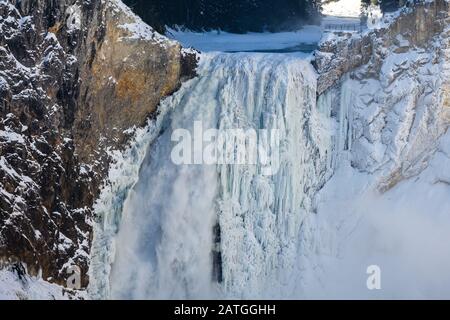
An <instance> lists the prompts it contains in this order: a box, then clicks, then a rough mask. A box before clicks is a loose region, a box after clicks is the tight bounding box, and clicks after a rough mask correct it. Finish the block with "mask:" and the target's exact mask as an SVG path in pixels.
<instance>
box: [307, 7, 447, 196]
mask: <svg viewBox="0 0 450 320" xmlns="http://www.w3.org/2000/svg"><path fill="white" fill-rule="evenodd" d="M449 10H450V7H449V2H448V1H446V0H435V1H426V2H422V3H420V4H416V5H414V6H412V7H407V8H404V9H402V10H401V11H400V12H397V13H395V14H394V16H391V17H388V18H386V21H385V22H384V25H382V26H380V28H377V29H374V30H371V31H367V32H366V33H364V34H363V35H356V34H349V33H347V34H345V33H341V34H338V35H337V36H333V37H328V38H326V39H325V40H324V41H323V42H322V44H321V46H320V49H319V50H318V51H317V52H316V54H315V55H316V59H315V62H314V65H315V67H316V69H317V71H318V73H319V82H318V91H319V94H320V96H319V103H321V104H323V105H325V106H326V107H327V108H329V110H331V112H332V113H335V114H339V125H340V135H341V137H340V142H338V148H339V149H340V150H341V151H349V152H350V153H351V158H352V166H354V167H356V168H358V169H359V170H360V171H362V172H368V173H371V174H373V173H377V176H379V177H380V178H379V180H380V181H379V189H380V190H381V191H386V190H388V189H390V188H392V187H393V186H395V185H396V184H397V183H398V182H399V181H401V180H403V179H406V178H409V177H412V176H415V175H416V174H417V173H418V172H420V171H421V170H422V169H423V168H425V167H426V166H427V163H428V159H429V157H430V156H431V155H432V154H433V153H434V152H436V150H437V149H436V148H437V144H438V140H439V137H441V136H442V135H443V134H444V133H445V132H446V131H447V129H448V126H449V124H450V121H449V120H450V118H449V114H450V109H449V91H450V90H449V89H450V88H449V70H450V56H449V54H450V49H449V35H450V29H449V25H450V18H449V17H450V11H449Z"/></svg>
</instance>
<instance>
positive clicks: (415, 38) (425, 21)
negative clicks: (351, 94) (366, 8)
mask: <svg viewBox="0 0 450 320" xmlns="http://www.w3.org/2000/svg"><path fill="white" fill-rule="evenodd" d="M448 8H449V4H448V2H447V1H446V0H435V1H431V2H424V3H416V4H414V5H413V4H409V6H406V7H405V8H403V9H402V10H400V12H397V13H395V15H397V14H398V17H397V16H395V17H386V18H385V19H384V21H383V23H384V26H381V27H380V28H377V29H374V30H372V31H369V32H365V33H364V34H362V35H361V34H355V33H346V32H337V33H333V34H332V35H331V36H330V37H327V36H325V37H324V39H323V40H322V41H321V43H320V46H319V48H318V50H317V51H316V52H315V59H314V61H313V64H314V66H315V68H316V69H317V71H318V73H319V79H318V87H317V90H318V94H322V93H324V92H325V91H326V90H327V89H328V88H330V87H332V86H333V85H334V84H336V83H337V82H339V81H340V79H341V78H342V77H343V75H345V74H346V73H349V72H352V71H354V70H355V69H357V68H358V67H360V66H362V65H365V64H367V63H369V62H371V64H372V65H373V69H374V70H371V71H372V72H373V74H372V75H373V76H374V77H376V76H377V75H379V68H380V67H381V63H382V61H383V59H384V58H385V57H386V55H387V54H388V53H389V48H391V47H392V46H394V47H396V48H395V50H394V51H395V53H401V52H406V51H408V50H409V49H410V48H412V47H423V48H426V47H427V46H428V44H429V43H430V41H431V40H432V39H433V38H434V37H436V35H439V34H441V33H442V32H443V31H444V29H445V28H446V27H447V26H448ZM399 35H401V36H402V39H403V40H402V39H400V38H399ZM405 40H406V41H405Z"/></svg>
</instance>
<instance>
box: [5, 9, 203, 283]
mask: <svg viewBox="0 0 450 320" xmlns="http://www.w3.org/2000/svg"><path fill="white" fill-rule="evenodd" d="M195 64H196V60H195V56H193V55H186V54H183V53H182V48H181V47H180V46H179V45H178V44H177V43H175V42H171V41H169V40H167V39H165V38H163V37H161V36H159V35H158V34H156V33H154V32H153V31H152V30H151V28H149V27H148V26H146V25H144V24H143V23H142V22H141V21H140V19H138V18H136V17H135V16H134V15H133V14H132V13H131V12H130V11H129V10H128V8H127V7H125V6H124V5H123V4H122V3H121V2H120V1H116V0H111V1H81V0H64V1H56V0H55V1H52V0H34V1H32V0H22V1H15V0H9V1H1V2H0V193H1V195H0V260H1V263H2V264H11V263H24V264H25V265H26V267H27V271H28V273H30V274H32V275H36V274H39V273H42V276H43V279H44V280H48V281H52V282H56V283H60V284H63V285H65V284H66V278H67V275H68V274H67V268H68V267H69V266H71V265H72V264H76V265H77V266H79V267H80V268H81V273H82V279H83V286H85V285H87V282H88V279H87V276H86V273H87V269H88V262H89V250H90V243H91V238H92V223H91V219H92V205H93V202H94V200H95V198H96V197H97V195H98V189H99V187H100V185H101V183H102V181H103V177H104V176H105V172H107V168H108V157H107V153H106V150H107V149H108V148H113V149H120V148H121V147H122V146H123V145H124V144H125V142H126V141H127V134H126V129H128V128H130V127H132V126H140V125H142V124H144V123H145V121H146V119H147V118H148V117H149V116H152V115H153V114H154V113H155V112H156V109H157V106H158V103H159V101H160V99H161V98H162V97H164V96H167V95H169V94H171V93H172V92H174V91H175V90H177V88H178V87H179V86H180V84H181V81H182V80H183V79H184V78H188V77H191V76H192V75H193V74H194V69H195Z"/></svg>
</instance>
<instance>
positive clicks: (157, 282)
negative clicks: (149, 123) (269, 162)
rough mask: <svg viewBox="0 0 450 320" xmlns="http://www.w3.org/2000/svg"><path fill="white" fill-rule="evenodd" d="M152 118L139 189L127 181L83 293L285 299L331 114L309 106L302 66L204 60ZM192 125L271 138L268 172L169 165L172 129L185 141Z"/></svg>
mask: <svg viewBox="0 0 450 320" xmlns="http://www.w3.org/2000/svg"><path fill="white" fill-rule="evenodd" d="M161 109H162V110H163V112H162V115H160V117H159V119H158V122H159V124H158V125H159V135H158V136H157V137H155V136H154V135H150V134H147V138H146V139H148V140H151V142H148V143H147V144H145V143H142V148H147V146H148V145H149V144H150V147H148V151H147V153H146V156H145V159H143V163H142V166H141V168H140V171H139V175H138V180H137V182H136V183H135V184H134V185H133V184H131V183H128V188H131V190H130V191H129V192H128V193H127V194H128V197H127V198H126V200H125V202H124V204H123V210H121V208H120V207H119V208H118V209H117V208H116V209H115V210H112V211H111V212H108V215H114V216H116V217H117V216H118V218H116V219H113V218H110V219H109V220H108V221H110V223H109V224H108V223H106V224H103V225H102V227H101V228H100V229H99V230H98V231H97V235H96V240H94V251H97V254H96V253H95V252H94V254H93V257H94V258H93V260H94V262H93V266H96V267H94V268H92V269H93V270H91V272H93V273H94V277H93V278H95V280H94V281H93V284H91V291H95V292H94V295H95V294H96V295H97V296H109V297H112V298H211V297H227V298H255V297H260V298H264V297H274V296H279V297H289V296H290V295H293V294H295V292H296V290H298V288H296V285H297V284H298V283H300V282H301V279H300V275H301V272H300V270H301V267H302V265H301V262H300V259H301V258H302V256H303V254H302V243H303V241H304V240H305V237H306V236H307V235H305V234H303V233H302V228H303V227H304V224H305V218H306V217H307V216H308V215H312V214H314V210H315V208H314V207H315V206H314V199H313V195H314V194H315V193H316V191H317V190H318V189H319V188H320V187H321V186H323V184H324V183H325V182H326V179H327V177H328V176H329V172H330V166H331V163H332V159H331V158H332V156H333V155H332V149H333V148H332V143H333V141H332V139H331V136H330V130H331V129H330V128H331V127H332V126H333V124H332V120H331V118H330V110H329V109H328V108H326V107H325V108H324V107H321V108H320V107H316V75H315V72H314V70H313V68H312V66H311V65H310V63H309V61H306V60H304V59H303V58H301V57H298V56H296V55H274V54H254V53H253V54H225V53H215V54H208V55H203V56H202V60H201V62H200V67H199V77H197V78H196V79H194V80H191V81H190V82H188V83H187V84H185V85H184V86H183V87H182V88H181V90H180V91H179V92H177V93H176V94H175V96H174V97H171V98H169V99H167V100H166V101H165V102H164V103H163V105H162V107H161ZM195 123H201V125H202V126H203V128H204V130H206V129H218V130H219V132H225V131H226V130H228V129H244V130H247V129H254V130H255V132H257V133H258V134H259V132H261V130H260V129H265V130H277V132H278V135H279V144H277V145H276V146H275V147H276V148H277V151H278V154H277V159H276V162H277V164H276V169H277V170H276V171H275V172H273V174H270V175H267V174H264V170H262V169H263V168H262V167H261V165H260V164H258V163H255V164H254V163H250V164H245V163H244V164H228V163H218V164H211V165H205V164H204V165H199V164H197V165H176V164H174V162H173V161H172V159H171V152H172V149H173V147H174V143H173V142H172V141H171V137H172V134H173V132H174V131H175V130H177V129H186V130H189V131H190V132H193V131H194V124H195ZM262 138H263V137H260V136H258V140H261V139H262ZM200 139H201V137H200ZM270 148H272V149H273V148H274V147H273V146H272V147H269V149H270ZM274 152H275V150H270V153H271V154H274ZM138 163H139V161H135V163H134V166H136V165H137V164H138ZM136 178H137V177H136ZM127 190H128V189H125V191H127ZM125 191H124V192H125ZM105 211H108V209H105ZM111 224H112V226H111ZM105 230H109V232H105ZM305 233H306V232H305ZM96 243H97V244H100V243H101V245H100V246H97V247H96V245H95V244H96ZM105 246H106V247H108V248H110V250H108V252H109V253H105V252H104V251H105V250H104V248H102V247H105ZM95 248H97V249H95ZM100 251H101V252H102V253H101V254H100ZM103 266H104V267H103ZM110 266H111V268H110ZM214 266H215V267H214ZM214 269H218V270H214ZM99 278H103V281H102V280H100V279H99ZM292 279H295V280H294V281H292Z"/></svg>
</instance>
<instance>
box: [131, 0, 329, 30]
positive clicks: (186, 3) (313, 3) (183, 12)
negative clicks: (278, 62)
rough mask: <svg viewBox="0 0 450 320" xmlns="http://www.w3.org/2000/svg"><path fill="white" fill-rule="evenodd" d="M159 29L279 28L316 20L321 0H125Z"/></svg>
mask: <svg viewBox="0 0 450 320" xmlns="http://www.w3.org/2000/svg"><path fill="white" fill-rule="evenodd" d="M124 2H125V3H126V4H128V5H129V6H130V7H132V8H133V10H134V11H135V12H136V13H137V14H139V15H140V16H141V17H142V18H143V19H144V20H145V21H146V22H147V23H149V24H150V25H152V26H153V27H154V28H156V29H157V30H158V31H163V30H164V26H166V25H167V26H170V27H174V26H184V27H186V28H188V29H191V30H199V31H200V30H208V29H221V30H225V31H231V32H246V31H263V30H278V29H280V28H284V29H286V28H289V27H297V26H298V24H300V23H313V22H317V21H318V17H319V11H320V3H321V1H320V0H277V1H273V0H151V1H148V0H125V1H124Z"/></svg>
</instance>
